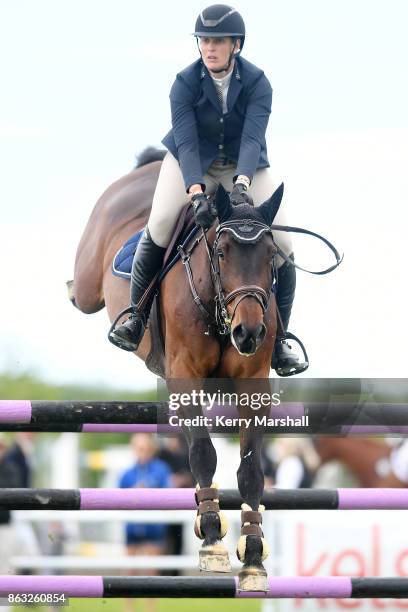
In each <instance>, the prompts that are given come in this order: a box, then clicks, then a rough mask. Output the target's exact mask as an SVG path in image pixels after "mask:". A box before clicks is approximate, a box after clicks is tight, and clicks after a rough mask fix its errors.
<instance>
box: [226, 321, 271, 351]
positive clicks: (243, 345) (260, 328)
mask: <svg viewBox="0 0 408 612" xmlns="http://www.w3.org/2000/svg"><path fill="white" fill-rule="evenodd" d="M265 336H266V326H265V324H264V323H259V324H258V325H257V326H256V327H247V326H246V325H244V323H238V325H236V326H235V327H234V328H233V329H232V330H231V340H232V343H233V344H234V346H235V348H236V349H237V350H238V352H239V353H240V354H241V355H253V354H254V353H255V352H256V350H257V349H258V347H259V346H260V345H261V344H262V342H263V341H264V339H265Z"/></svg>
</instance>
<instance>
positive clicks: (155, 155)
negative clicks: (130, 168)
mask: <svg viewBox="0 0 408 612" xmlns="http://www.w3.org/2000/svg"><path fill="white" fill-rule="evenodd" d="M166 153H167V151H165V150H164V149H157V148H156V147H146V149H143V151H142V152H141V153H139V155H136V165H135V168H134V169H135V170H136V168H141V167H142V166H146V165H147V164H151V163H152V162H155V161H162V160H163V158H164V156H165V155H166Z"/></svg>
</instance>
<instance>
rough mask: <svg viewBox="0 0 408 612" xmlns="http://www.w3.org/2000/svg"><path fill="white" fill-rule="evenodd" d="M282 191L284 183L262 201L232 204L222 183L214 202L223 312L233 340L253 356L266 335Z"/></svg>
mask: <svg viewBox="0 0 408 612" xmlns="http://www.w3.org/2000/svg"><path fill="white" fill-rule="evenodd" d="M282 196H283V183H282V184H281V185H280V187H278V189H277V190H276V191H275V193H274V194H273V195H272V196H271V198H270V199H269V200H267V201H266V202H264V203H263V204H262V205H261V206H258V207H256V208H255V207H253V206H251V205H250V204H241V205H239V206H232V205H231V203H230V199H229V196H228V194H227V192H226V191H225V189H224V188H223V187H222V186H219V187H218V190H217V193H216V196H215V204H216V207H217V213H218V219H219V222H220V223H219V226H218V227H217V230H216V237H215V241H214V263H215V270H216V276H218V278H219V287H218V289H219V295H220V296H221V300H220V301H219V303H218V308H219V311H220V312H219V317H220V318H221V320H223V321H224V322H226V323H227V324H228V325H230V331H231V342H232V344H233V345H234V346H235V347H236V349H237V350H238V352H239V353H240V354H241V355H246V356H250V355H253V354H254V353H255V351H256V350H257V349H258V347H259V346H260V345H261V344H262V342H263V340H264V338H265V335H266V331H267V330H266V325H265V322H264V314H265V311H266V310H267V308H268V304H269V298H270V292H271V285H272V280H273V258H274V256H275V254H276V246H275V244H274V242H273V239H272V233H271V230H270V226H271V225H272V223H273V220H274V218H275V215H276V213H277V212H278V209H279V206H280V203H281V201H282Z"/></svg>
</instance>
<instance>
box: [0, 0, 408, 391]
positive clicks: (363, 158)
mask: <svg viewBox="0 0 408 612" xmlns="http://www.w3.org/2000/svg"><path fill="white" fill-rule="evenodd" d="M204 5H205V3H204V4H203V2H202V1H201V0H200V1H198V0H189V1H188V2H186V1H185V0H178V1H177V2H176V3H169V2H164V0H156V2H154V3H144V4H140V3H137V2H133V1H130V0H119V1H118V2H115V3H113V2H111V1H107V0H102V1H98V2H96V0H87V1H86V2H79V1H78V0H72V1H71V2H69V3H68V2H63V1H62V0H57V1H54V0H38V1H37V2H35V3H34V2H31V1H30V0H16V1H15V2H12V3H11V2H2V3H1V4H0V50H1V58H2V59H1V64H2V83H1V86H2V95H1V102H0V139H1V144H0V156H1V170H2V172H1V174H2V179H1V184H0V199H1V209H2V215H1V227H0V231H1V238H0V262H1V264H0V265H1V274H2V279H3V286H4V289H3V292H2V299H1V300H0V347H1V348H0V369H3V370H8V371H11V372H19V373H21V372H26V371H27V370H28V371H32V372H35V373H38V374H39V375H41V376H42V377H45V378H46V379H47V380H49V381H52V382H57V383H61V382H62V383H67V382H78V381H79V382H81V383H86V384H88V383H95V384H97V385H108V386H109V385H110V386H112V385H113V386H115V387H117V388H119V389H121V388H122V389H123V388H124V387H127V388H131V389H138V388H139V389H140V388H145V387H146V385H153V384H154V378H153V376H152V375H150V374H149V373H148V372H147V371H146V369H145V368H144V366H143V364H142V363H140V362H139V361H138V360H137V359H134V358H131V357H129V355H127V354H125V353H124V352H123V351H120V350H117V349H116V348H115V347H113V346H111V345H110V344H109V343H108V342H107V340H106V333H107V329H108V320H107V315H106V311H102V312H100V313H98V314H95V315H92V316H86V315H84V314H82V313H80V312H78V311H76V310H75V309H74V308H72V306H71V304H70V303H69V302H68V300H67V297H66V288H65V282H66V280H68V279H71V278H72V274H73V265H74V258H75V251H76V247H77V244H78V241H79V239H80V236H81V233H82V231H83V228H84V227H85V224H86V221H87V219H88V217H89V215H90V212H91V210H92V208H93V206H94V204H95V202H96V200H97V199H98V197H99V196H100V195H101V193H102V192H103V191H104V190H105V189H106V188H107V187H108V186H109V185H110V184H111V183H112V181H114V180H115V179H117V178H118V177H120V176H122V175H123V174H126V173H127V172H129V171H130V170H131V169H132V167H133V166H134V163H135V156H136V154H137V153H139V152H140V151H142V150H143V149H144V148H145V147H146V146H147V145H160V141H161V139H162V138H163V136H164V135H165V134H166V132H167V130H168V129H169V127H170V110H169V100H168V94H169V89H170V87H171V84H172V82H173V80H174V78H175V75H176V73H177V72H179V71H180V70H181V69H182V68H184V67H185V66H187V65H188V64H190V63H191V62H193V61H195V59H196V58H197V53H198V51H197V48H196V45H195V40H194V38H193V37H192V36H190V33H191V32H192V31H193V27H194V23H195V19H196V17H197V14H198V13H199V11H200V10H201V9H202V8H203V7H204ZM235 6H236V7H237V8H238V9H239V10H240V11H241V13H242V15H243V16H244V19H245V21H246V24H247V32H248V35H247V39H246V43H245V52H244V56H245V57H246V58H247V59H248V60H249V61H252V62H254V63H255V64H257V65H259V66H261V67H262V68H263V69H264V71H265V72H266V74H267V76H268V78H269V79H270V81H271V83H272V86H273V90H274V96H273V108H272V115H271V121H270V125H269V128H268V135H267V140H268V145H269V152H270V161H271V165H272V170H273V172H274V174H275V176H276V180H277V181H278V180H284V181H285V187H286V190H285V198H284V205H285V207H286V208H287V211H288V217H289V221H290V222H291V223H292V224H294V225H299V226H303V227H307V228H310V229H313V230H315V231H318V232H321V233H323V234H324V235H325V236H327V237H328V238H329V239H330V240H331V241H333V242H334V244H335V245H336V246H337V247H338V249H339V250H340V251H344V253H345V259H344V263H343V264H342V266H341V267H340V269H338V270H337V271H336V272H334V273H333V274H331V275H329V276H328V277H313V276H311V275H307V274H304V273H299V274H298V291H297V297H296V301H295V307H294V312H293V316H292V323H291V328H292V331H294V332H295V333H297V334H298V335H299V337H300V338H302V339H303V340H304V342H305V344H306V346H307V348H308V351H309V356H310V360H311V367H310V368H309V370H308V372H307V376H314V377H317V376H339V377H341V376H372V377H375V376H382V377H389V376H405V354H406V325H405V306H404V305H405V300H406V287H405V286H406V283H405V282H404V280H403V279H404V277H405V259H406V258H405V241H404V236H405V220H406V201H407V197H406V196H407V187H408V174H407V172H406V161H407V153H408V144H407V134H408V125H407V112H406V109H407V108H408V84H407V79H406V57H407V51H408V49H407V46H408V43H407V38H406V33H405V24H406V21H407V16H408V15H407V13H408V6H407V3H406V2H405V0H390V1H389V2H387V3H385V2H384V1H383V0H359V2H354V1H353V0H341V1H340V0H330V1H329V2H328V1H327V0H309V1H308V2H302V0H285V1H283V0H279V1H277V0H272V1H271V2H264V1H261V0H252V1H251V2H248V1H245V0H238V1H237V2H236V3H235ZM295 250H296V256H297V260H298V262H299V263H300V264H301V265H304V266H306V267H307V266H308V265H315V266H318V267H319V268H322V267H324V266H325V265H326V264H327V263H328V262H329V255H328V252H326V251H325V250H324V248H323V247H320V246H319V243H316V244H315V243H314V241H313V240H312V239H309V238H305V239H301V240H300V239H296V249H295Z"/></svg>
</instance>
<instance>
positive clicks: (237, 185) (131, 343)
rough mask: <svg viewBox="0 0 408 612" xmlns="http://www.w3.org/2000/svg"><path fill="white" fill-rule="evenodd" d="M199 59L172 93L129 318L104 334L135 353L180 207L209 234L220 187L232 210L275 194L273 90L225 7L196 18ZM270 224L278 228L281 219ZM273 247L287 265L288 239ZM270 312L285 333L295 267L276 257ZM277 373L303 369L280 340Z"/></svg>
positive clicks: (274, 360)
mask: <svg viewBox="0 0 408 612" xmlns="http://www.w3.org/2000/svg"><path fill="white" fill-rule="evenodd" d="M193 35H194V36H196V40H197V45H198V48H199V52H200V56H201V57H200V59H198V60H197V61H195V62H194V63H193V64H191V65H190V66H188V67H187V68H185V69H184V70H183V71H182V72H180V73H179V74H178V75H177V77H176V80H175V82H174V84H173V86H172V88H171V92H170V104H171V115H172V129H171V130H170V132H169V133H168V134H167V135H166V137H165V138H164V139H163V141H162V142H163V144H164V145H165V146H166V147H167V149H168V152H167V154H166V156H165V158H164V160H163V163H162V166H161V170H160V175H159V178H158V182H157V186H156V190H155V193H154V198H153V204H152V209H151V213H150V217H149V221H148V224H147V227H146V230H145V232H144V234H143V236H142V238H141V240H140V242H139V245H138V247H137V250H136V253H135V257H134V259H133V265H132V275H131V277H132V278H131V305H132V307H133V312H132V314H131V315H130V318H129V319H128V320H127V321H126V322H125V323H124V324H122V325H121V326H119V327H117V328H116V329H115V330H114V331H112V332H111V334H110V338H109V339H110V340H111V341H112V342H113V343H114V344H116V345H117V346H119V347H120V348H123V349H125V350H128V351H135V350H136V349H137V347H138V345H139V343H140V341H141V339H142V337H143V334H144V330H145V327H146V324H147V320H148V317H149V311H150V304H148V305H144V306H143V307H142V308H137V304H138V302H139V300H140V298H141V297H142V296H143V294H144V292H145V291H146V289H147V287H148V286H149V284H150V282H151V281H152V279H153V278H154V276H155V274H156V272H157V271H158V270H159V269H160V267H161V265H162V262H163V257H164V253H165V251H166V247H167V246H168V244H169V243H170V240H171V237H172V232H173V230H174V227H175V225H176V223H177V219H178V217H179V215H180V212H181V210H182V208H183V207H184V205H185V204H186V203H188V202H191V204H192V205H193V208H194V213H195V219H196V223H197V225H199V226H201V227H204V228H206V227H208V226H209V225H210V224H211V221H212V217H211V213H210V210H209V207H208V196H209V195H211V194H212V193H214V192H215V190H216V188H217V186H218V185H219V183H221V184H222V185H223V186H224V188H225V189H226V190H227V191H229V192H231V195H230V198H231V203H232V204H233V205H237V204H242V203H244V202H247V201H248V195H247V194H248V193H249V194H250V195H251V196H252V199H253V202H254V205H255V206H259V205H260V204H262V203H263V202H264V201H265V200H267V199H269V198H270V196H271V195H272V193H273V192H274V191H275V185H274V183H273V181H272V178H271V172H270V170H269V162H268V157H267V149H266V142H265V132H266V128H267V124H268V120H269V115H270V112H271V104H272V89H271V86H270V84H269V81H268V79H267V78H266V76H265V74H264V73H263V71H262V70H260V69H259V68H258V67H257V66H255V65H254V64H251V63H250V62H248V61H247V60H245V59H244V58H243V57H241V55H240V54H241V51H242V48H243V46H244V41H245V24H244V21H243V19H242V17H241V15H240V14H239V13H238V11H236V10H235V9H234V8H232V7H231V6H227V5H225V4H214V5H212V6H210V7H208V8H206V9H205V10H204V11H202V13H201V14H200V15H199V16H198V18H197V21H196V27H195V32H194V33H193ZM275 222H276V223H278V224H284V223H285V222H284V219H283V214H282V212H281V211H280V212H278V214H277V216H276V218H275ZM277 233H278V234H279V235H278V236H275V240H276V242H277V244H278V245H279V246H280V248H281V249H282V250H283V251H284V253H285V254H286V255H288V256H290V257H291V258H292V259H293V252H292V244H291V240H290V237H289V234H287V233H284V232H277ZM276 259H277V260H276V266H277V268H278V279H279V282H278V290H277V295H276V301H277V305H278V308H279V311H280V314H281V318H282V322H283V326H284V328H285V331H286V330H287V327H288V323H289V317H290V312H291V309H292V303H293V299H294V293H295V286H296V271H295V268H294V266H292V265H291V264H289V263H287V262H284V260H283V259H282V258H281V257H279V256H278V257H277V258H276ZM272 367H273V368H275V370H276V371H277V373H278V374H281V375H282V374H283V375H288V374H289V373H290V374H296V373H298V372H300V371H303V370H304V369H305V364H304V363H300V362H299V359H298V356H297V355H296V353H294V352H293V351H292V350H291V348H290V346H289V345H288V344H287V342H286V341H285V339H284V338H283V337H282V338H278V339H277V341H276V344H275V350H274V354H273V358H272Z"/></svg>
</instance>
